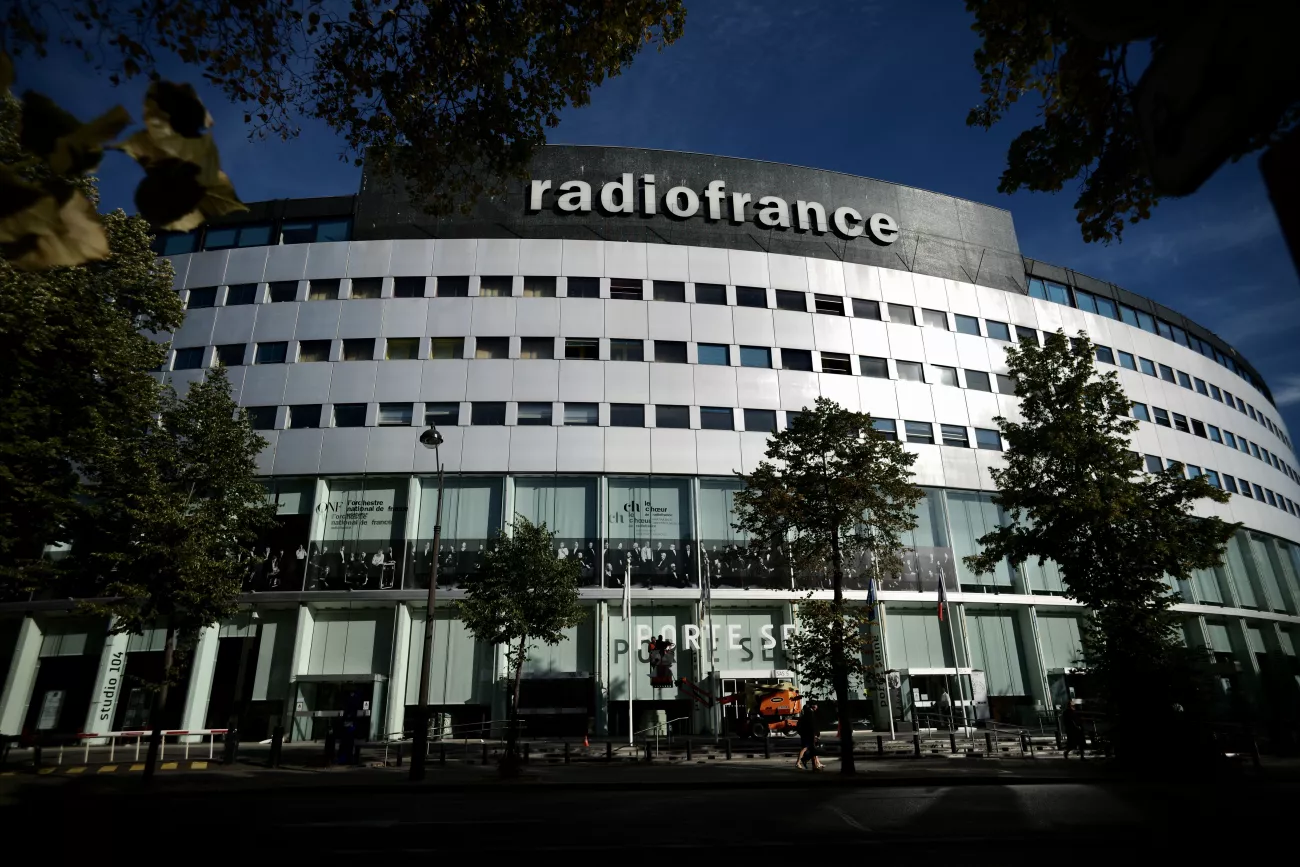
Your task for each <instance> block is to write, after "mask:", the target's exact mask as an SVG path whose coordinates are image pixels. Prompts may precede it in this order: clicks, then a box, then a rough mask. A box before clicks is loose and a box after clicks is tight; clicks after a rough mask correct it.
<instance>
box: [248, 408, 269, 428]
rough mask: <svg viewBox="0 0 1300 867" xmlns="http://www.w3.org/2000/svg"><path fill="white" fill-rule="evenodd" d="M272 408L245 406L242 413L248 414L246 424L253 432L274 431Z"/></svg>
mask: <svg viewBox="0 0 1300 867" xmlns="http://www.w3.org/2000/svg"><path fill="white" fill-rule="evenodd" d="M276 409H277V407H274V406H246V407H244V412H245V413H247V414H248V424H249V426H251V427H252V428H253V430H275V411H276Z"/></svg>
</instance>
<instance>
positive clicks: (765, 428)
mask: <svg viewBox="0 0 1300 867" xmlns="http://www.w3.org/2000/svg"><path fill="white" fill-rule="evenodd" d="M745 430H747V431H760V432H762V433H776V410H772V409H747V410H745Z"/></svg>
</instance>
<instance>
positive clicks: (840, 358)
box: [822, 352, 853, 376]
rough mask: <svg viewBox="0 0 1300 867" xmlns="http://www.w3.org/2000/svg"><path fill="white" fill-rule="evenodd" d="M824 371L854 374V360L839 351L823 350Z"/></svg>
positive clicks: (847, 374)
mask: <svg viewBox="0 0 1300 867" xmlns="http://www.w3.org/2000/svg"><path fill="white" fill-rule="evenodd" d="M822 373H842V374H845V375H846V376H852V375H853V362H851V361H849V357H848V356H847V355H843V354H841V353H839V352H823V353H822Z"/></svg>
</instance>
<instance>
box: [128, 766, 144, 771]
mask: <svg viewBox="0 0 1300 867" xmlns="http://www.w3.org/2000/svg"><path fill="white" fill-rule="evenodd" d="M131 770H133V771H143V770H144V765H143V764H137V765H132V766H131Z"/></svg>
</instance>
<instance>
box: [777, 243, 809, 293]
mask: <svg viewBox="0 0 1300 867" xmlns="http://www.w3.org/2000/svg"><path fill="white" fill-rule="evenodd" d="M767 270H768V274H769V276H770V277H771V280H772V288H773V289H793V290H795V291H796V292H807V291H808V265H807V262H806V260H805V259H803V258H802V257H800V256H785V255H782V254H780V253H769V254H768V255H767Z"/></svg>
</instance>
